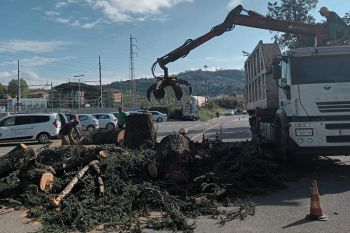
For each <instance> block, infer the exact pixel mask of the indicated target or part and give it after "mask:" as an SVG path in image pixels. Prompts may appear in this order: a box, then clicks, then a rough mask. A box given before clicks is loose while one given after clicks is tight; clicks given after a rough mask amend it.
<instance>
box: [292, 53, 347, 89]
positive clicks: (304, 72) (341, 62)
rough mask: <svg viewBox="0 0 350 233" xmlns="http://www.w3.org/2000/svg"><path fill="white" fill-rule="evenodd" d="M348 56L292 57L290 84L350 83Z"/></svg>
mask: <svg viewBox="0 0 350 233" xmlns="http://www.w3.org/2000/svg"><path fill="white" fill-rule="evenodd" d="M349 61H350V55H336V56H335V55H332V56H311V57H294V58H292V59H291V75H292V84H311V83H337V82H350V63H349Z"/></svg>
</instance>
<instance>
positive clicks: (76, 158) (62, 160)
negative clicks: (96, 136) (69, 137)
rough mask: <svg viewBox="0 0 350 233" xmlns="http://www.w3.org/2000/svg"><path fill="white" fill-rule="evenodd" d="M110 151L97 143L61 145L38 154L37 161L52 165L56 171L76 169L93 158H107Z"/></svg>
mask: <svg viewBox="0 0 350 233" xmlns="http://www.w3.org/2000/svg"><path fill="white" fill-rule="evenodd" d="M107 156H108V151H105V150H103V149H102V148H101V147H99V146H96V145H90V146H83V145H73V146H60V147H54V148H49V149H46V150H44V151H42V152H41V153H39V154H38V156H37V162H38V163H41V164H43V165H46V166H51V167H52V168H53V169H54V170H55V171H56V173H58V174H59V173H62V172H67V171H72V170H76V169H77V168H79V167H84V166H85V165H87V164H89V163H90V162H91V161H92V160H96V159H101V158H105V157H107Z"/></svg>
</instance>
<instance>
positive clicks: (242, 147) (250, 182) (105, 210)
mask: <svg viewBox="0 0 350 233" xmlns="http://www.w3.org/2000/svg"><path fill="white" fill-rule="evenodd" d="M191 148H192V149H193V161H192V164H191V169H190V172H189V173H188V178H189V179H188V181H187V182H186V183H184V184H178V183H176V182H174V181H173V180H171V179H170V180H169V179H165V178H162V179H160V177H159V175H157V169H156V167H155V164H156V161H157V157H156V154H157V153H156V150H153V149H137V150H130V149H125V148H121V147H117V146H115V145H101V146H98V147H94V148H90V149H86V147H83V146H70V147H58V148H49V149H46V150H43V151H42V152H40V154H38V155H37V156H36V158H35V159H34V160H33V159H31V160H29V162H27V163H26V164H24V165H23V166H22V167H19V168H18V169H17V170H14V171H12V172H11V173H10V174H8V175H6V176H5V177H3V178H1V179H0V198H1V199H0V202H1V203H2V204H5V205H7V206H14V207H24V208H26V209H29V212H28V217H29V218H33V219H39V220H41V221H42V223H43V228H42V230H41V231H42V232H68V231H71V230H78V231H83V232H85V231H88V230H91V229H95V228H96V227H98V226H100V227H101V226H103V227H104V228H108V229H114V230H117V231H118V232H124V231H125V232H141V231H142V229H143V228H145V227H149V228H154V229H164V228H167V229H172V230H182V231H184V232H191V231H193V229H194V228H195V223H194V222H189V220H188V219H189V218H192V217H196V216H200V215H206V216H211V217H213V218H216V219H218V221H219V222H220V223H222V224H224V223H225V222H227V221H230V220H233V219H245V218H246V217H247V216H249V215H254V213H255V206H254V204H253V203H241V202H239V200H240V199H239V198H240V197H244V196H245V195H247V194H259V193H264V192H267V191H271V190H273V189H275V188H281V187H282V186H283V185H282V184H283V176H281V174H282V171H281V169H280V167H279V166H278V165H277V164H276V163H274V162H273V161H271V160H270V159H269V158H267V157H265V155H264V154H263V153H262V152H260V151H259V150H257V147H256V145H254V143H252V142H244V143H233V144H229V145H224V144H222V143H218V144H207V145H202V144H193V145H192V147H191ZM91 151H93V153H91ZM101 152H102V154H101ZM92 154H94V155H96V156H91V155H92ZM73 155H74V156H73ZM87 156H91V157H89V159H88V160H86V159H81V158H86V157H87ZM76 161H79V162H78V163H77V162H76ZM73 164H74V166H73ZM152 167H153V169H155V170H152V169H150V168H152ZM34 168H35V169H39V168H40V169H43V168H45V169H46V170H50V171H53V173H54V182H53V183H52V184H51V185H50V187H46V188H44V190H40V189H38V187H37V186H36V185H35V184H34V185H33V184H30V185H28V184H27V185H25V186H24V187H23V179H24V175H23V174H27V173H28V170H29V171H31V170H33V169H34ZM26 172H27V173H26ZM74 182H75V183H74ZM230 203H235V204H234V205H231V204H230ZM223 206H224V207H230V208H227V210H226V211H224V212H222V211H221V209H220V208H221V207H223Z"/></svg>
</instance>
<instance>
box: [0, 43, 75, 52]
mask: <svg viewBox="0 0 350 233" xmlns="http://www.w3.org/2000/svg"><path fill="white" fill-rule="evenodd" d="M67 44H69V43H68V42H64V41H32V40H11V41H0V52H11V53H15V52H37V53H42V52H52V51H54V50H56V49H58V48H60V47H62V46H63V45H67Z"/></svg>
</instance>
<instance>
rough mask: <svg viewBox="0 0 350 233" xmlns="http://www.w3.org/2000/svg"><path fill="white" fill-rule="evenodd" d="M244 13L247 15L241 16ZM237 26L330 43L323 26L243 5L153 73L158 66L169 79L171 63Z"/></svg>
mask: <svg viewBox="0 0 350 233" xmlns="http://www.w3.org/2000/svg"><path fill="white" fill-rule="evenodd" d="M242 11H244V12H246V13H247V15H243V14H241V13H242ZM235 25H242V26H247V27H254V28H261V29H267V30H273V31H279V32H287V33H293V34H302V35H310V36H314V37H315V41H317V44H318V45H323V44H325V43H326V42H327V41H328V34H327V30H326V28H325V26H324V25H323V24H306V23H298V22H291V21H284V20H276V19H273V18H269V17H266V16H264V15H261V14H258V13H256V12H254V11H250V10H245V9H243V7H242V6H241V5H239V6H237V7H235V8H234V9H232V10H231V11H230V12H229V14H228V15H227V17H226V19H225V20H224V22H222V23H221V24H219V25H217V26H215V27H213V28H212V29H211V30H210V31H209V32H208V33H206V34H204V35H202V36H200V37H198V38H197V39H194V40H192V39H188V40H187V41H186V42H185V43H184V44H183V45H181V46H180V47H178V48H176V49H175V50H173V51H171V52H170V53H168V54H166V55H165V56H163V57H160V58H158V59H157V61H156V62H155V63H154V64H153V66H152V73H153V75H154V77H156V76H155V74H154V70H155V67H156V65H157V64H158V65H159V67H160V68H162V69H163V70H164V77H168V68H167V67H166V65H167V64H168V63H170V62H173V61H176V60H177V59H179V58H182V57H185V56H187V54H189V53H190V51H191V50H193V49H195V48H197V47H198V46H200V45H202V44H204V43H205V42H207V41H209V40H211V39H212V38H214V37H216V36H220V35H222V34H223V33H224V32H227V31H231V30H232V29H233V28H234V27H235Z"/></svg>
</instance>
